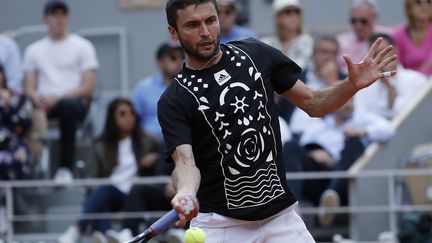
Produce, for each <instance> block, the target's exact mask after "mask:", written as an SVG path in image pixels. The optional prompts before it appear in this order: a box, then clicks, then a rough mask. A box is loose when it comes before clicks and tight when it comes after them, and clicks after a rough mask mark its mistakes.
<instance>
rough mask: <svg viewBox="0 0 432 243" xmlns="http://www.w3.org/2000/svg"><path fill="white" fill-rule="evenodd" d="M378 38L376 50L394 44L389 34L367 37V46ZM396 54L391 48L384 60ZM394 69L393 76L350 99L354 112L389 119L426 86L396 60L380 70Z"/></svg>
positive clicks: (416, 74)
mask: <svg viewBox="0 0 432 243" xmlns="http://www.w3.org/2000/svg"><path fill="white" fill-rule="evenodd" d="M380 37H381V38H383V39H384V40H383V42H382V44H381V46H380V47H379V49H378V50H382V49H383V48H384V46H385V45H393V46H394V45H395V41H394V39H393V38H392V37H391V36H390V35H387V34H382V33H378V34H373V35H371V37H370V38H369V43H370V45H372V43H373V42H374V41H375V40H377V39H378V38H380ZM396 48H397V46H396ZM396 52H397V50H396V49H393V50H392V51H390V52H389V53H388V54H387V57H389V56H392V55H395V54H396ZM395 69H396V70H397V73H396V75H395V76H393V77H388V78H383V79H381V80H378V81H377V82H375V83H373V84H372V85H371V86H369V87H368V88H367V89H364V90H361V91H360V92H358V93H357V94H356V95H355V98H354V100H355V103H356V106H357V107H358V108H357V109H361V110H367V111H369V112H373V113H375V114H378V115H380V116H383V117H386V118H388V119H392V118H394V117H395V116H397V115H398V114H399V113H400V112H401V111H402V110H403V109H404V108H405V107H406V106H407V105H408V104H409V103H410V101H412V100H413V98H414V97H415V96H416V95H417V94H418V92H419V91H420V90H422V88H423V87H424V85H426V84H427V83H428V80H427V78H426V76H424V75H423V74H421V73H420V72H417V71H413V70H409V69H405V68H404V67H403V66H402V65H400V64H399V63H398V62H397V61H395V62H393V63H391V64H389V65H388V66H387V67H386V68H385V70H383V71H388V70H395Z"/></svg>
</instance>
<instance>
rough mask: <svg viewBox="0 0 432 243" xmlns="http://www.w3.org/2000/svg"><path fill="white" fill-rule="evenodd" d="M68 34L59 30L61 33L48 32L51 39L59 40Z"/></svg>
mask: <svg viewBox="0 0 432 243" xmlns="http://www.w3.org/2000/svg"><path fill="white" fill-rule="evenodd" d="M67 36H68V33H67V32H61V33H50V37H51V39H52V40H54V41H61V40H64V39H66V37H67Z"/></svg>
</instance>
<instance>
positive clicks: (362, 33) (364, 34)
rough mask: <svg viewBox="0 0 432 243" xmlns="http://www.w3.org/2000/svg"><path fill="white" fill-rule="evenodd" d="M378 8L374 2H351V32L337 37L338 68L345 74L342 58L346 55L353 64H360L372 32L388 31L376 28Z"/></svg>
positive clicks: (366, 0) (368, 0)
mask: <svg viewBox="0 0 432 243" xmlns="http://www.w3.org/2000/svg"><path fill="white" fill-rule="evenodd" d="M378 17H379V14H378V7H377V3H376V1H375V0H352V1H351V7H350V23H351V27H352V30H350V31H347V32H344V33H341V34H339V35H338V36H337V39H338V41H339V44H340V54H339V55H338V56H339V67H341V68H342V70H343V71H344V72H345V73H346V72H347V70H346V64H345V61H344V60H343V58H342V55H343V54H348V55H349V56H350V57H351V59H352V61H353V62H360V61H361V60H362V58H363V57H364V56H366V55H367V53H368V51H369V41H368V38H369V36H370V35H371V34H372V33H374V32H381V33H387V32H390V31H389V29H387V28H385V27H381V26H376V24H377V21H378Z"/></svg>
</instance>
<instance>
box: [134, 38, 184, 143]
mask: <svg viewBox="0 0 432 243" xmlns="http://www.w3.org/2000/svg"><path fill="white" fill-rule="evenodd" d="M156 59H157V65H158V68H159V72H157V73H155V74H154V75H152V76H150V77H147V78H145V79H143V80H141V81H139V83H138V84H137V86H136V87H135V90H134V92H133V103H134V106H135V109H136V110H137V111H138V113H139V114H140V116H141V118H142V120H141V126H142V128H143V129H144V130H145V131H147V132H149V133H150V134H152V135H153V136H155V137H157V138H159V139H160V140H162V131H161V128H160V125H159V121H158V118H157V101H158V100H159V97H160V95H161V94H162V93H163V92H164V91H165V89H166V87H168V86H169V85H170V84H171V83H172V81H173V80H174V77H175V76H176V75H177V74H178V73H179V71H180V70H181V68H182V63H183V50H182V48H181V47H180V45H179V44H178V43H177V42H176V41H168V42H165V43H162V44H161V45H160V46H159V48H158V49H157V51H156Z"/></svg>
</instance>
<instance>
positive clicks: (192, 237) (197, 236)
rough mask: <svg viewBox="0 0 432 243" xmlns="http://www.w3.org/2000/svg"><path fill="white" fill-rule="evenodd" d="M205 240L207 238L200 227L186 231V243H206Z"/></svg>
mask: <svg viewBox="0 0 432 243" xmlns="http://www.w3.org/2000/svg"><path fill="white" fill-rule="evenodd" d="M205 238H206V236H205V233H204V231H203V230H202V229H200V228H198V227H191V228H189V229H188V230H186V232H185V234H184V238H183V239H184V242H185V243H204V242H205Z"/></svg>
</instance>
